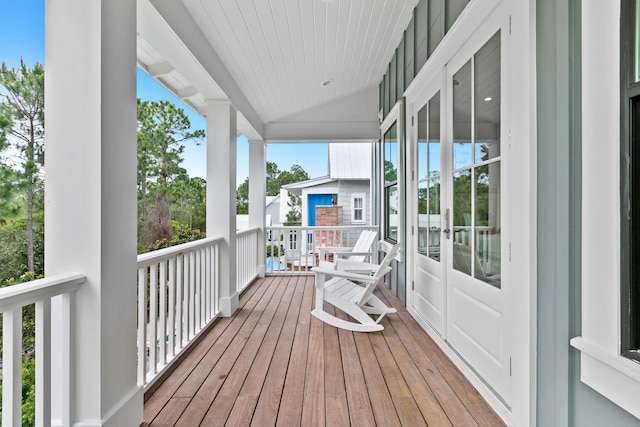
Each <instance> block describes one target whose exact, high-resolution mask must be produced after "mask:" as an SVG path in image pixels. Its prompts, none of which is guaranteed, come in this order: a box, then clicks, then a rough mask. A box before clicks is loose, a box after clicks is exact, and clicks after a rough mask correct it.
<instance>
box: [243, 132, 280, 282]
mask: <svg viewBox="0 0 640 427" xmlns="http://www.w3.org/2000/svg"><path fill="white" fill-rule="evenodd" d="M266 160H267V156H266V144H265V142H264V141H262V140H250V141H249V228H254V227H258V228H260V232H259V233H258V248H257V251H258V254H257V255H258V275H259V276H260V277H264V275H265V263H264V261H265V245H264V241H265V240H264V227H265V213H266V208H265V201H266V195H267V168H266ZM281 203H282V201H281Z"/></svg>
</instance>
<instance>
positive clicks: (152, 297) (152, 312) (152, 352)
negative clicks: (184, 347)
mask: <svg viewBox="0 0 640 427" xmlns="http://www.w3.org/2000/svg"><path fill="white" fill-rule="evenodd" d="M150 277H151V280H150V281H149V336H148V339H149V372H150V373H151V374H155V373H156V372H158V352H157V348H158V264H153V265H151V274H150Z"/></svg>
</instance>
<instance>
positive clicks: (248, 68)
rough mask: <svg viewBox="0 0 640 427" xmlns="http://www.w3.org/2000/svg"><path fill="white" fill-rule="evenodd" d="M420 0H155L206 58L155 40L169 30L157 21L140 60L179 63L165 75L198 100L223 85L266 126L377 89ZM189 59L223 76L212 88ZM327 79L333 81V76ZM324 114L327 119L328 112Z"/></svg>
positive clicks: (143, 37)
mask: <svg viewBox="0 0 640 427" xmlns="http://www.w3.org/2000/svg"><path fill="white" fill-rule="evenodd" d="M416 3H417V0H180V1H178V0H151V3H150V5H153V6H151V7H153V8H155V9H154V10H157V12H154V14H157V16H156V17H155V19H158V18H161V19H163V20H165V21H166V23H167V25H168V27H167V28H171V30H172V31H173V32H174V34H175V37H176V38H177V39H178V40H179V41H180V43H178V44H181V45H182V47H183V48H185V49H187V50H189V51H190V55H192V56H193V58H194V59H195V62H196V64H193V63H192V64H190V65H188V64H187V63H186V62H185V61H180V60H176V59H174V58H177V57H178V56H179V55H178V53H177V52H175V51H167V52H163V50H164V48H165V47H166V43H164V42H163V43H162V45H161V46H158V43H159V42H157V41H156V42H154V40H159V39H160V38H159V37H158V36H157V35H156V34H154V31H157V29H156V30H154V31H140V30H139V33H140V36H139V43H138V46H139V49H138V52H139V53H138V62H139V64H140V65H141V66H142V67H143V68H145V69H147V70H148V71H149V70H150V69H153V66H154V65H155V66H156V68H157V67H158V66H159V64H161V63H171V64H172V65H173V68H174V69H175V70H176V71H175V72H172V73H167V74H166V76H167V78H166V79H165V80H163V81H162V83H163V84H165V86H167V87H169V88H171V84H172V83H171V82H177V84H178V86H180V87H177V88H176V92H177V91H179V90H182V91H183V92H182V93H183V94H184V95H187V96H188V97H187V99H188V100H190V101H192V103H193V105H195V106H196V107H195V108H198V109H201V107H202V106H201V105H200V107H199V106H198V103H200V104H202V103H203V102H204V101H203V100H204V99H205V98H209V97H211V96H215V93H213V92H216V91H215V90H214V87H215V86H219V88H221V89H222V90H223V91H224V92H225V94H226V96H227V97H228V98H230V99H231V100H232V101H233V102H234V105H236V108H238V110H239V111H240V113H241V114H243V115H244V117H246V119H247V121H248V122H250V123H251V124H252V125H253V126H254V128H255V129H256V130H257V132H258V133H261V132H262V130H263V129H264V126H267V125H268V124H270V123H279V122H287V121H288V119H291V118H295V117H296V116H298V115H300V114H301V113H303V112H306V111H309V110H313V109H318V107H321V106H323V105H324V106H326V105H329V106H331V105H332V103H339V102H340V100H341V99H348V98H349V97H351V100H353V99H354V98H353V96H354V94H358V93H361V92H363V91H367V90H368V91H373V90H375V91H376V93H377V87H378V84H379V83H380V81H381V79H382V77H383V75H384V73H385V72H386V70H387V66H388V64H389V62H390V60H391V58H392V56H393V54H394V51H395V48H396V47H397V46H398V44H399V42H400V40H401V38H402V34H403V31H404V29H405V28H406V27H407V25H408V24H409V21H410V20H411V16H412V12H413V9H414V7H415V6H416ZM140 10H141V8H140V7H139V15H140ZM145 13H146V14H147V15H148V14H149V13H150V10H146V12H145ZM144 19H148V17H145V16H142V17H139V21H141V20H144ZM139 27H140V24H139ZM147 27H149V26H147ZM156 27H158V28H159V27H161V26H159V25H157V26H156ZM203 42H205V43H206V44H207V46H206V48H205V47H203V46H202V43H203ZM150 52H152V54H150ZM207 52H212V55H211V54H207ZM183 56H184V55H183ZM209 56H216V57H217V58H215V59H216V61H219V62H220V63H221V65H222V67H220V66H219V65H220V64H218V66H217V67H216V66H213V65H209V62H211V61H210V58H208V57H209ZM173 62H181V63H175V64H174V63H173ZM185 66H189V67H194V66H195V67H201V68H202V69H203V70H205V71H207V74H208V75H209V76H210V77H211V78H212V79H213V80H214V81H215V85H211V84H210V83H209V87H208V88H207V87H206V86H207V84H206V83H204V82H203V81H201V80H200V77H199V76H198V72H196V71H194V70H190V71H189V70H186V69H185V70H183V69H182V68H181V67H185ZM220 68H222V71H221V70H220ZM150 74H151V72H150ZM176 74H180V75H181V76H177V75H176ZM187 74H189V75H191V76H193V77H192V78H191V79H190V78H189V77H187ZM192 79H195V80H192ZM169 80H170V81H169ZM326 81H330V82H331V83H330V84H328V85H323V82H326ZM186 88H189V89H190V90H185V89H186ZM192 89H197V91H195V92H194V90H192ZM208 92H211V93H208ZM365 98H366V97H365ZM366 99H371V96H369V97H368V98H366ZM376 100H377V97H376ZM352 102H353V101H352ZM372 107H375V109H374V110H373V114H376V118H377V105H375V106H370V105H368V106H363V108H372ZM331 120H335V118H333V119H331ZM347 120H348V119H347ZM289 121H290V120H289ZM315 121H316V122H323V118H320V117H319V118H318V119H317V120H315Z"/></svg>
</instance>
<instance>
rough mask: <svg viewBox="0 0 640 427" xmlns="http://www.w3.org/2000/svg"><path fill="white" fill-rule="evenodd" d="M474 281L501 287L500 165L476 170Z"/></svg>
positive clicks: (483, 166) (491, 165) (497, 163)
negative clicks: (477, 280)
mask: <svg viewBox="0 0 640 427" xmlns="http://www.w3.org/2000/svg"><path fill="white" fill-rule="evenodd" d="M475 193H476V194H475V210H476V215H475V246H476V251H475V258H474V264H475V268H474V277H475V278H476V279H479V280H482V281H484V282H487V283H490V284H492V285H494V286H496V287H498V288H499V287H500V233H501V230H500V162H493V163H490V164H488V165H482V166H479V167H477V168H476V169H475Z"/></svg>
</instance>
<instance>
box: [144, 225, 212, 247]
mask: <svg viewBox="0 0 640 427" xmlns="http://www.w3.org/2000/svg"><path fill="white" fill-rule="evenodd" d="M171 228H172V236H173V237H172V238H171V240H169V239H160V240H156V241H155V242H153V243H151V244H150V245H148V246H146V247H144V248H138V252H139V253H144V252H153V251H157V250H159V249H164V248H168V247H171V246H175V245H181V244H183V243H189V242H195V241H196V240H201V239H204V238H206V237H207V235H206V234H205V233H203V232H202V231H200V230H199V229H197V228H196V229H190V228H189V226H187V225H185V224H180V223H178V222H175V221H172V222H171Z"/></svg>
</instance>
